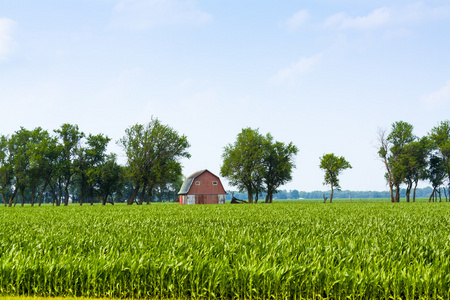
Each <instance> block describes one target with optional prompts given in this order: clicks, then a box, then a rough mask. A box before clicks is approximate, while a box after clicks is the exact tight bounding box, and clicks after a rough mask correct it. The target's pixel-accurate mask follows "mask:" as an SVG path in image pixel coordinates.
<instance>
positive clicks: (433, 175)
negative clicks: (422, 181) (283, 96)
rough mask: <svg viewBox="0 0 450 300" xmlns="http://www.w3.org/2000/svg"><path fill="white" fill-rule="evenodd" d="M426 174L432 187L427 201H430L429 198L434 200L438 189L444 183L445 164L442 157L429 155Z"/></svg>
mask: <svg viewBox="0 0 450 300" xmlns="http://www.w3.org/2000/svg"><path fill="white" fill-rule="evenodd" d="M427 175H428V176H427V177H428V179H429V180H430V183H431V185H432V188H433V191H432V193H431V195H430V198H429V199H428V202H431V200H433V202H434V201H435V199H436V198H437V193H438V192H439V190H438V189H439V187H440V186H441V185H442V184H443V183H444V178H445V166H444V160H443V159H442V157H439V156H437V155H433V154H432V155H431V156H430V166H429V168H428V172H427Z"/></svg>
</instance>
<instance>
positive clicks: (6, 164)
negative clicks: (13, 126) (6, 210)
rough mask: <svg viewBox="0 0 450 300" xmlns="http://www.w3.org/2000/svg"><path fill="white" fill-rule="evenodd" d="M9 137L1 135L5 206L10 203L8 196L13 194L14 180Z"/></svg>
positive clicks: (0, 191)
mask: <svg viewBox="0 0 450 300" xmlns="http://www.w3.org/2000/svg"><path fill="white" fill-rule="evenodd" d="M8 145H9V138H8V137H7V136H5V135H2V136H0V194H1V196H2V200H3V203H4V204H5V206H7V205H8V203H7V197H8V195H9V194H11V187H12V186H11V183H12V180H13V166H12V164H11V162H10V160H9V159H10V156H9V146H8Z"/></svg>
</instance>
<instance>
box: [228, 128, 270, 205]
mask: <svg viewBox="0 0 450 300" xmlns="http://www.w3.org/2000/svg"><path fill="white" fill-rule="evenodd" d="M264 143H265V138H264V136H263V135H261V134H260V133H259V131H258V129H251V128H244V129H242V131H241V132H240V133H239V134H238V135H237V138H236V141H235V142H234V144H228V145H227V146H225V148H224V152H223V154H222V158H223V164H222V167H221V169H220V174H221V175H222V176H224V177H226V178H227V179H228V180H229V183H230V185H232V186H236V187H237V188H238V190H239V191H244V190H245V191H247V195H248V201H249V203H253V194H254V193H256V194H259V192H261V191H262V188H261V185H262V181H263V174H264V165H263V160H264Z"/></svg>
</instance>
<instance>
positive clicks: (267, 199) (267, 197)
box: [264, 193, 269, 203]
mask: <svg viewBox="0 0 450 300" xmlns="http://www.w3.org/2000/svg"><path fill="white" fill-rule="evenodd" d="M264 203H269V193H267V195H266V199H265V200H264Z"/></svg>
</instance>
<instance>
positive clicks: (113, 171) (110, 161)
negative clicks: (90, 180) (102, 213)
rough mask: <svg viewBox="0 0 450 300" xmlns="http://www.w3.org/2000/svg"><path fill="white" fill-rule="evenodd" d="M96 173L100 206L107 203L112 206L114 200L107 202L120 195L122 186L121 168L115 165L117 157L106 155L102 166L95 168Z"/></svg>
mask: <svg viewBox="0 0 450 300" xmlns="http://www.w3.org/2000/svg"><path fill="white" fill-rule="evenodd" d="M96 172H97V174H98V175H97V176H98V189H99V193H100V197H101V202H102V205H105V204H106V203H108V202H109V203H111V204H114V199H111V200H110V201H108V198H109V197H113V195H117V194H120V190H121V188H122V186H123V167H122V166H120V165H119V164H118V163H117V156H116V155H115V154H110V155H107V156H106V159H105V160H104V161H103V162H102V164H101V165H100V166H98V167H97V168H96Z"/></svg>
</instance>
